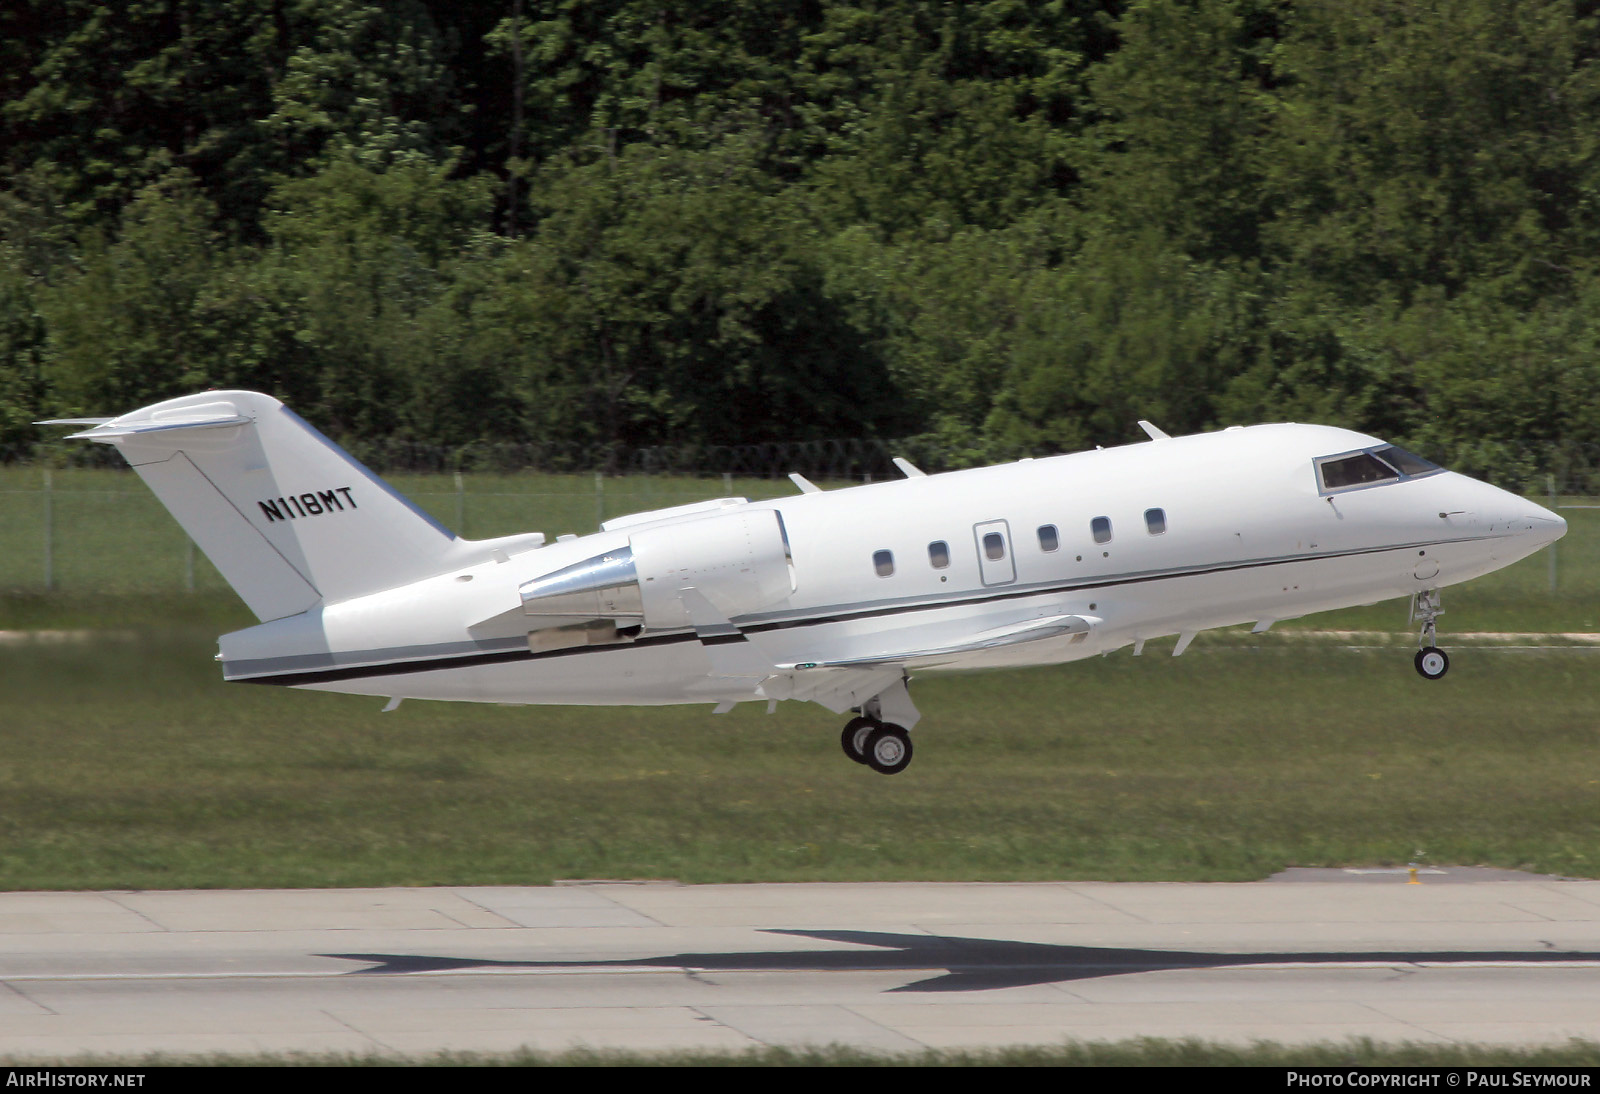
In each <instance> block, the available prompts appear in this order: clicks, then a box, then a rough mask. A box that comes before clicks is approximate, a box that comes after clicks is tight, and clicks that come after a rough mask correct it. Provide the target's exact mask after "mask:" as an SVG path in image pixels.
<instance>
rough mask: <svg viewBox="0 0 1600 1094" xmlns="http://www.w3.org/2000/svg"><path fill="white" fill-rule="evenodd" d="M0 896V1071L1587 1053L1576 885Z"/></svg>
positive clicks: (1582, 934) (1583, 936) (1402, 879)
mask: <svg viewBox="0 0 1600 1094" xmlns="http://www.w3.org/2000/svg"><path fill="white" fill-rule="evenodd" d="M1416 881H1417V883H1412V882H1411V878H1410V876H1409V875H1408V874H1407V873H1406V872H1404V871H1399V872H1368V873H1349V872H1339V871H1302V872H1292V873H1290V874H1286V875H1283V876H1281V877H1280V878H1279V879H1276V880H1274V881H1271V882H1261V883H1255V884H1240V885H1233V884H1199V885H1189V884H1099V883H1079V882H1073V883H1042V884H1025V885H1002V884H827V885H707V886H687V885H676V884H671V883H627V882H594V883H583V884H569V885H558V886H554V887H550V888H441V889H366V890H359V889H348V890H289V891H254V892H240V891H208V892H99V893H0V1058H5V1059H10V1060H14V1061H23V1060H26V1061H39V1060H44V1059H50V1058H63V1057H74V1056H79V1055H82V1054H90V1053H92V1054H100V1055H110V1054H117V1055H131V1054H141V1053H147V1052H154V1051H161V1052H167V1053H179V1054H185V1053H211V1052H242V1053H248V1052H262V1051H268V1052H353V1053H367V1052H382V1053H429V1052H434V1051H437V1050H441V1049H453V1050H479V1051H502V1050H510V1049H514V1048H517V1047H520V1046H531V1047H534V1048H538V1049H562V1048H569V1047H575V1046H580V1045H582V1046H590V1047H596V1048H627V1049H642V1050H674V1049H689V1048H710V1049H742V1048H749V1047H753V1046H760V1045H826V1044H843V1045H851V1046H857V1047H863V1048H868V1049H875V1050H881V1051H885V1052H903V1051H915V1050H918V1049H921V1048H924V1047H932V1048H984V1047H995V1046H1000V1045H1013V1044H1041V1043H1051V1042H1059V1041H1062V1040H1077V1041H1104V1040H1118V1039H1122V1038H1127V1037H1139V1036H1153V1037H1174V1038H1176V1037H1198V1038H1203V1039H1207V1040H1215V1041H1222V1042H1234V1043H1248V1042H1251V1041H1256V1040H1274V1041H1279V1042H1286V1043H1299V1042H1308V1041H1329V1040H1333V1041H1338V1040H1343V1039H1346V1038H1350V1037H1370V1038H1373V1039H1376V1040H1379V1041H1389V1042H1397V1041H1415V1042H1469V1043H1509V1044H1538V1043H1549V1042H1562V1041H1565V1040H1567V1039H1569V1038H1573V1037H1581V1038H1589V1039H1597V1040H1600V882H1595V881H1566V880H1558V879H1537V878H1534V879H1530V878H1527V877H1526V876H1522V877H1518V876H1516V875H1507V874H1496V873H1493V872H1474V871H1462V870H1453V871H1442V872H1432V871H1427V870H1424V871H1422V872H1420V873H1419V874H1418V875H1417V878H1416Z"/></svg>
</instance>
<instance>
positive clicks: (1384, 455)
mask: <svg viewBox="0 0 1600 1094" xmlns="http://www.w3.org/2000/svg"><path fill="white" fill-rule="evenodd" d="M1372 454H1373V455H1374V456H1376V457H1378V458H1379V459H1380V460H1382V461H1383V462H1384V463H1387V464H1390V465H1392V466H1393V467H1394V468H1395V469H1396V470H1398V471H1399V472H1400V474H1402V475H1404V476H1405V477H1406V478H1408V479H1414V478H1416V477H1417V476H1418V475H1431V474H1433V473H1434V472H1435V471H1443V470H1444V468H1442V467H1440V466H1439V465H1438V464H1436V463H1429V462H1428V461H1427V460H1425V459H1423V458H1422V457H1421V456H1418V455H1415V454H1413V453H1411V452H1407V451H1406V450H1405V449H1403V448H1396V447H1395V446H1394V445H1392V444H1391V445H1388V446H1387V447H1384V448H1379V449H1376V450H1374V451H1373V453H1372Z"/></svg>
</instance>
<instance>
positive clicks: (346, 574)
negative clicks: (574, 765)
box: [74, 391, 457, 620]
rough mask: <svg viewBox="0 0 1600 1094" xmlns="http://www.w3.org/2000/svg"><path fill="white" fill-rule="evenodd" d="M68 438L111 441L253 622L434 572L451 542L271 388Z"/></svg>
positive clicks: (219, 394)
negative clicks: (241, 602)
mask: <svg viewBox="0 0 1600 1094" xmlns="http://www.w3.org/2000/svg"><path fill="white" fill-rule="evenodd" d="M85 424H87V423H85ZM74 436H76V437H82V438H85V439H87V440H92V441H100V442H103V443H106V444H112V445H116V446H117V448H118V449H119V450H120V451H121V452H122V455H123V456H124V457H125V458H126V459H127V461H128V463H130V464H131V465H132V466H133V469H134V470H135V471H137V472H138V473H139V477H140V478H142V479H143V480H144V481H145V483H146V484H147V485H148V486H149V487H150V489H151V490H153V491H155V494H156V496H157V497H158V498H160V499H161V502H162V504H164V505H165V506H166V507H167V509H168V510H169V511H170V512H171V513H172V515H173V516H174V517H176V518H177V520H178V523H179V524H181V525H183V528H184V531H186V532H188V533H189V536H190V537H191V538H192V539H193V540H194V541H195V543H196V545H198V546H199V548H200V549H201V550H202V551H204V552H205V554H206V557H207V558H209V559H210V560H211V561H212V562H213V563H214V564H215V565H216V567H217V569H218V570H219V571H221V573H222V576H223V577H224V578H226V579H227V581H228V584H229V585H231V586H233V588H234V590H235V591H236V592H237V593H238V594H239V596H240V597H242V598H243V600H244V602H245V603H246V604H247V605H249V607H250V610H251V611H253V612H254V613H255V614H256V616H257V618H259V619H261V620H269V619H278V618H281V617H283V616H288V615H295V614H297V613H299V612H303V611H306V610H307V609H309V608H311V607H313V606H314V605H316V604H318V603H323V602H326V603H332V602H335V601H340V600H348V599H350V598H352V597H357V596H363V595H365V594H367V593H372V592H377V591H379V590H381V589H386V588H390V587H392V586H395V585H401V584H405V583H407V582H411V581H416V580H418V579H420V578H423V577H427V576H428V575H430V574H434V573H438V572H439V571H440V570H442V569H444V568H446V567H447V566H448V565H449V563H450V560H451V558H452V554H453V548H454V546H455V544H456V542H457V541H456V538H455V536H454V535H453V534H452V533H451V532H449V531H448V530H447V529H445V528H443V527H441V526H440V525H439V524H438V523H436V522H435V521H434V520H433V519H432V518H431V517H429V516H428V515H427V514H426V513H424V512H422V511H421V510H420V509H418V508H417V507H416V506H414V505H412V504H411V503H410V502H409V501H407V500H406V499H405V498H403V497H401V496H400V495H399V494H397V493H395V491H394V490H393V489H391V488H390V487H389V486H388V485H387V484H385V483H384V482H383V481H382V480H380V479H379V478H377V476H375V475H373V474H372V472H370V471H368V470H367V469H366V468H365V467H363V466H361V464H359V463H357V462H356V461H355V460H354V459H352V458H351V457H350V456H349V454H347V453H346V452H345V451H344V450H343V449H341V448H340V447H339V446H338V445H336V444H334V443H333V442H332V441H330V440H328V438H326V437H324V436H323V435H322V434H321V433H319V432H317V430H315V429H314V428H312V427H311V426H310V425H309V424H308V423H306V422H305V421H304V420H303V419H301V418H300V417H299V416H298V415H297V414H295V413H294V412H293V411H291V410H289V408H288V407H286V406H284V405H283V404H282V403H280V402H279V401H278V400H276V399H274V398H272V397H271V396H270V395H261V394H258V393H256V392H250V391H211V392H206V393H204V394H201V395H190V396H185V397H184V398H181V399H172V400H169V401H167V402H164V403H157V404H156V405H154V406H148V407H145V408H144V409H142V410H135V411H133V412H132V413H130V414H124V415H122V416H121V417H119V418H112V419H110V420H108V421H103V422H99V423H98V424H95V426H94V428H92V429H88V430H85V431H84V432H82V433H76V434H74Z"/></svg>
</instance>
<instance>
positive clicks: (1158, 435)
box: [1139, 418, 1172, 441]
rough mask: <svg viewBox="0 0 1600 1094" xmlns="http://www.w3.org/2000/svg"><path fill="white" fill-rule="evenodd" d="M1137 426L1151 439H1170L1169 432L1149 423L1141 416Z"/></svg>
mask: <svg viewBox="0 0 1600 1094" xmlns="http://www.w3.org/2000/svg"><path fill="white" fill-rule="evenodd" d="M1139 428H1140V429H1142V430H1144V431H1145V434H1146V435H1147V436H1148V437H1149V438H1150V439H1151V440H1152V441H1170V440H1172V435H1171V434H1169V433H1165V432H1163V431H1161V430H1159V429H1157V428H1156V427H1155V426H1153V425H1151V424H1150V423H1149V422H1147V421H1145V420H1144V419H1143V418H1140V419H1139Z"/></svg>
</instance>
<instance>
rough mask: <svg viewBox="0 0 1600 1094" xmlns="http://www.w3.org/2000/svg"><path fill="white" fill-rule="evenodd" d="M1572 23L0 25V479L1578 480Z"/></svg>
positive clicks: (92, 18) (989, 11) (270, 11)
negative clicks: (804, 452)
mask: <svg viewBox="0 0 1600 1094" xmlns="http://www.w3.org/2000/svg"><path fill="white" fill-rule="evenodd" d="M1597 109H1600V19H1597V15H1596V11H1595V5H1594V4H1593V3H1592V2H1590V0H1527V2H1524V3H1518V4H1506V3H1503V2H1501V0H1456V2H1453V3H1450V4H1436V3H1432V2H1427V0H974V2H970V3H948V4H927V3H913V2H909V0H811V2H804V3H792V2H783V3H778V2H774V0H738V2H736V3H716V4H713V3H705V2H703V0H678V2H675V3H671V4H668V3H664V2H662V0H466V2H459V0H458V2H451V3H443V2H439V0H387V2H380V0H127V2H124V3H120V4H115V5H105V4H100V3H94V2H92V0H17V2H15V3H11V4H8V5H5V6H4V8H3V9H0V445H8V444H9V445H12V446H16V445H27V444H29V443H31V442H33V441H34V440H36V439H37V436H38V435H37V434H36V433H35V431H34V430H33V429H32V427H31V426H29V425H28V424H27V423H28V422H30V421H31V420H32V419H33V418H35V417H38V416H39V415H41V414H82V413H108V412H116V411H121V410H126V409H130V408H131V407H133V406H134V405H137V404H139V403H141V402H145V401H149V400H153V399H156V398H161V397H167V396H171V395H175V394H180V393H184V392H188V391H191V390H194V389H197V388H202V387H206V386H224V385H244V386H250V387H255V388H261V389H265V390H269V391H272V392H274V393H276V394H278V395H279V396H280V397H283V398H285V399H286V400H290V401H292V402H293V403H294V405H296V406H297V407H298V408H299V409H301V410H302V412H304V413H306V414H307V415H308V416H309V417H310V418H312V420H314V421H315V422H317V424H318V425H320V426H322V427H323V428H325V429H327V430H329V431H331V432H333V433H335V434H337V435H340V436H343V437H346V438H351V439H356V440H361V439H370V438H374V437H389V438H393V437H400V438H412V439H416V440H419V441H424V442H428V443H433V444H442V445H459V444H464V443H468V442H471V441H473V440H476V439H479V438H484V437H497V438H507V439H512V440H557V441H562V442H581V443H590V444H650V443H675V444H685V443H687V444H701V443H735V442H755V441H767V440H801V439H808V438H817V437H828V436H893V435H898V436H912V435H921V436H924V437H927V438H930V439H932V440H934V441H936V442H938V443H939V444H941V445H942V446H943V448H944V451H945V452H946V453H947V457H946V462H948V463H950V464H960V463H964V462H973V461H978V460H983V459H989V458H996V457H1002V456H1011V455H1022V454H1029V453H1043V452H1048V451H1055V450H1061V449H1067V448H1073V447H1078V446H1083V445H1090V444H1096V443H1114V442H1120V441H1124V440H1128V439H1130V433H1131V431H1132V426H1133V422H1134V419H1136V418H1138V417H1148V418H1151V419H1153V420H1155V421H1157V422H1159V423H1160V424H1161V425H1162V426H1163V427H1164V428H1166V429H1167V430H1169V431H1171V432H1178V431H1190V430H1195V429H1202V428H1207V427H1213V426H1217V425H1224V424H1229V423H1233V422H1243V421H1252V420H1261V419H1282V418H1295V419H1300V420H1319V421H1326V422H1331V423H1336V424H1345V425H1351V426H1355V427H1358V428H1363V429H1366V430H1369V431H1372V432H1376V433H1379V434H1382V435H1385V436H1389V437H1391V438H1393V439H1396V440H1398V441H1401V442H1403V443H1407V444H1410V445H1413V446H1415V447H1417V448H1419V449H1421V450H1423V451H1424V452H1426V453H1427V454H1429V455H1431V456H1434V457H1435V458H1439V459H1443V460H1446V461H1449V462H1450V463H1452V464H1454V465H1456V466H1458V467H1461V468H1462V469H1464V470H1473V471H1479V472H1486V473H1490V474H1493V475H1494V476H1496V477H1497V478H1499V479H1500V480H1502V481H1505V482H1508V483H1510V484H1514V485H1515V484H1527V483H1528V482H1529V481H1531V480H1532V478H1533V477H1534V476H1535V475H1536V474H1537V473H1539V472H1542V471H1545V470H1548V469H1551V468H1552V467H1555V466H1556V465H1559V464H1561V463H1562V462H1563V461H1565V460H1570V459H1573V458H1576V457H1575V455H1574V454H1577V453H1582V452H1584V451H1585V446H1588V445H1591V444H1593V443H1595V442H1597V441H1600V382H1597V381H1600V363H1597V361H1600V358H1597V354H1596V352H1595V351H1596V350H1597V349H1600V326H1597V322H1596V320H1595V318H1594V316H1595V315H1596V314H1597V309H1596V307H1595V305H1596V304H1600V264H1597V260H1596V256H1597V255H1600V137H1597V135H1596V131H1595V129H1594V126H1593V118H1594V117H1595V115H1596V111H1597Z"/></svg>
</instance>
